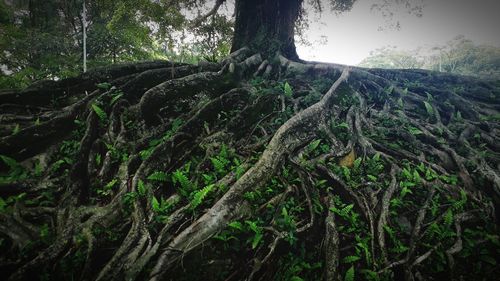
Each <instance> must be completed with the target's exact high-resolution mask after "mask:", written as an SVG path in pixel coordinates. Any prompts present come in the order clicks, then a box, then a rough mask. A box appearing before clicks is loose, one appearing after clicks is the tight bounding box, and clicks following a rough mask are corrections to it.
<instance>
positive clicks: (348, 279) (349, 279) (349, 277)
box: [344, 266, 354, 281]
mask: <svg viewBox="0 0 500 281" xmlns="http://www.w3.org/2000/svg"><path fill="white" fill-rule="evenodd" d="M344 281H354V266H351V267H350V268H349V269H348V270H347V272H346V273H345V276H344Z"/></svg>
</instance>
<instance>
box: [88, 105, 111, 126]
mask: <svg viewBox="0 0 500 281" xmlns="http://www.w3.org/2000/svg"><path fill="white" fill-rule="evenodd" d="M92 109H93V110H94V112H95V114H97V116H98V117H99V120H101V121H102V122H106V120H107V119H108V115H107V114H106V111H104V110H103V109H102V108H101V107H100V106H98V105H97V104H95V103H93V104H92Z"/></svg>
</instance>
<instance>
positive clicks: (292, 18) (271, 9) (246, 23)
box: [232, 0, 303, 60]
mask: <svg viewBox="0 0 500 281" xmlns="http://www.w3.org/2000/svg"><path fill="white" fill-rule="evenodd" d="M302 1H303V0H236V7H235V11H236V23H235V30H234V38H233V46H232V52H234V51H236V50H238V49H240V48H242V47H245V46H248V47H250V48H251V49H252V50H254V51H256V52H259V53H261V54H263V55H264V56H265V57H269V56H274V55H275V54H276V53H277V52H279V53H281V54H282V55H283V56H285V57H287V58H289V59H291V60H298V58H299V57H298V55H297V52H296V50H295V41H294V26H295V22H296V21H297V19H298V17H299V13H300V8H301V4H302Z"/></svg>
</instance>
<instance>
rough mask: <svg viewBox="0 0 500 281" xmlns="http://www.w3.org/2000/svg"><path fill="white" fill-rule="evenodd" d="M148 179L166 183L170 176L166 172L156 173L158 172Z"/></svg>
mask: <svg viewBox="0 0 500 281" xmlns="http://www.w3.org/2000/svg"><path fill="white" fill-rule="evenodd" d="M147 179H148V180H151V181H160V182H166V181H167V179H168V176H167V174H165V173H164V172H159V171H156V172H154V173H152V174H151V175H149V177H148V178H147Z"/></svg>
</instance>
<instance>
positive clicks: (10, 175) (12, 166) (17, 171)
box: [0, 155, 29, 183]
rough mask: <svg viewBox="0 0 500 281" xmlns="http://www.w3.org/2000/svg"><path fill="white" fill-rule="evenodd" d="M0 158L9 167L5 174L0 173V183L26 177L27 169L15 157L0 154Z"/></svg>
mask: <svg viewBox="0 0 500 281" xmlns="http://www.w3.org/2000/svg"><path fill="white" fill-rule="evenodd" d="M0 160H2V162H3V163H4V164H5V165H7V167H8V168H9V170H8V171H7V172H6V173H5V174H4V173H0V183H8V182H14V181H19V180H24V179H26V178H28V176H29V174H28V171H26V169H25V168H24V167H23V166H21V164H19V163H18V162H17V161H16V160H15V159H13V158H10V157H8V156H6V155H0Z"/></svg>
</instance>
